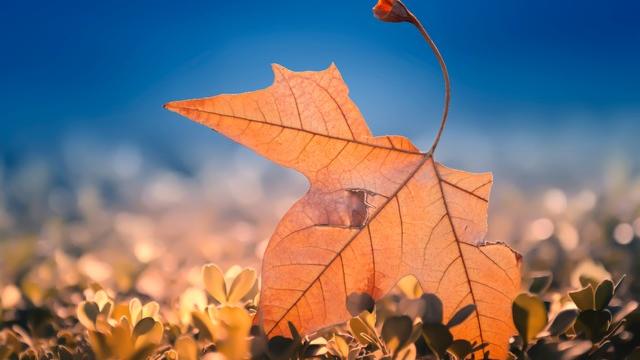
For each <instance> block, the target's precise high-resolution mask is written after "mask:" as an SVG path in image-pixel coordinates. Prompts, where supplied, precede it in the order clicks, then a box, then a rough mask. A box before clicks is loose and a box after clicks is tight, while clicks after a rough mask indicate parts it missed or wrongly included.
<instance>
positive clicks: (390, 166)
mask: <svg viewBox="0 0 640 360" xmlns="http://www.w3.org/2000/svg"><path fill="white" fill-rule="evenodd" d="M273 71H274V73H275V80H274V83H273V84H272V85H271V86H269V87H268V88H266V89H263V90H258V91H254V92H248V93H243V94H238V95H219V96H215V97H210V98H204V99H196V100H185V101H177V102H171V103H169V104H167V105H166V107H167V108H168V109H170V110H172V111H175V112H177V113H179V114H181V115H184V116H186V117H188V118H190V119H192V120H194V121H196V122H198V123H201V124H203V125H206V126H208V127H210V128H212V129H214V130H216V131H217V132H219V133H221V134H223V135H225V136H227V137H229V138H231V139H232V140H235V141H236V142H238V143H241V144H243V145H244V146H246V147H248V148H250V149H252V150H254V151H256V152H257V153H259V154H261V155H262V156H264V157H266V158H268V159H270V160H272V161H274V162H276V163H278V164H280V165H283V166H286V167H289V168H293V169H295V170H297V171H299V172H301V173H302V174H304V175H305V176H306V177H307V179H308V180H309V183H310V188H309V191H308V192H307V194H306V195H305V196H304V197H302V198H301V199H300V200H298V201H297V202H296V203H295V204H294V205H293V206H292V207H291V208H290V209H289V211H288V212H287V213H286V215H285V216H284V217H283V218H282V220H281V221H280V223H279V224H278V226H277V228H276V230H275V233H274V234H273V236H272V238H271V240H270V242H269V245H268V247H267V249H266V253H265V256H264V262H263V267H262V275H261V276H262V290H261V294H260V313H259V316H258V317H257V319H259V321H261V323H262V325H263V327H264V329H265V331H266V332H267V334H268V335H269V336H276V335H285V336H289V335H290V334H289V327H288V325H287V324H288V322H291V323H292V324H294V325H295V326H296V327H297V328H298V329H299V330H300V331H301V332H303V333H310V332H313V331H315V330H318V329H320V328H323V327H325V326H327V325H331V324H334V323H339V322H344V321H345V320H347V319H349V318H350V317H351V316H350V314H349V311H348V309H347V298H348V297H349V295H351V294H361V293H367V294H369V295H371V296H372V297H373V298H374V299H378V298H380V297H381V296H383V295H384V294H386V293H387V292H388V291H389V290H390V289H391V288H392V287H393V286H394V285H395V284H396V283H397V282H398V280H399V279H401V278H402V277H403V276H405V275H409V274H411V275H414V276H415V277H416V278H417V279H418V280H419V282H420V284H421V286H422V287H423V289H424V290H425V291H428V292H431V293H435V294H437V295H438V296H439V297H440V298H441V299H442V301H443V314H444V320H445V321H448V320H449V319H450V318H451V317H452V316H453V314H455V313H456V312H457V311H458V310H459V309H461V308H462V307H464V306H466V305H469V304H474V305H475V306H476V310H475V311H474V313H473V314H472V315H471V316H470V317H469V319H467V320H466V321H465V322H464V323H462V324H461V325H459V326H457V327H455V328H454V329H452V332H453V333H454V336H456V338H464V339H468V340H470V341H472V342H473V341H475V342H478V343H488V344H489V345H488V346H487V347H486V348H485V349H484V351H487V350H488V351H490V356H491V357H492V358H504V357H506V355H507V347H508V344H507V342H508V339H509V336H511V335H512V334H513V333H514V328H513V325H512V321H511V301H512V300H513V298H514V297H515V295H516V294H517V292H518V290H519V287H520V257H519V255H517V254H516V253H515V252H513V251H512V250H511V249H510V248H509V247H507V246H506V245H504V244H481V241H482V240H483V238H484V236H485V234H486V230H487V208H488V201H489V193H490V189H491V185H492V183H493V181H492V176H491V174H489V173H483V174H473V173H468V172H464V171H459V170H454V169H450V168H447V167H445V166H443V165H441V164H439V163H438V162H436V161H435V160H434V159H433V157H432V156H431V154H426V153H422V152H421V151H420V150H419V149H418V148H416V147H415V146H414V145H413V144H412V143H411V142H410V141H409V140H408V139H407V138H405V137H402V136H378V137H376V136H373V135H372V134H371V132H370V131H369V128H368V127H367V124H366V122H365V120H364V118H363V117H362V115H361V114H360V111H359V110H358V108H357V107H356V105H355V104H354V103H353V102H352V101H351V99H350V98H349V97H348V89H347V86H346V85H345V83H344V82H343V80H342V77H341V75H340V73H339V72H338V70H337V68H336V67H335V66H334V65H331V66H330V67H329V68H328V69H326V70H324V71H319V72H293V71H290V70H287V69H285V68H284V67H282V66H279V65H274V66H273ZM265 211H268V209H265Z"/></svg>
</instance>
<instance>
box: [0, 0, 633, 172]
mask: <svg viewBox="0 0 640 360" xmlns="http://www.w3.org/2000/svg"><path fill="white" fill-rule="evenodd" d="M374 3H375V1H373V0H372V1H362V0H358V1H355V0H353V1H340V2H337V1H336V2H330V1H316V0H305V1H289V0H279V1H273V2H267V1H241V0H235V1H218V0H216V1H188V2H177V1H164V0H156V1H135V0H128V1H121V0H114V1H107V2H87V1H75V0H67V1H64V0H63V1H58V2H44V1H35V2H33V1H32V2H25V1H15V2H10V3H6V4H3V9H2V11H1V12H0V42H1V43H2V45H3V50H2V56H0V69H2V70H0V71H1V79H2V81H0V105H2V109H3V116H2V117H3V119H2V121H1V122H0V144H2V145H0V154H5V155H6V154H16V153H23V152H26V153H36V154H37V153H46V152H50V151H51V149H52V148H53V149H55V148H56V147H58V146H59V144H60V142H61V141H63V140H64V139H65V138H67V137H69V136H71V135H70V134H72V135H73V134H87V136H94V137H95V138H97V139H99V140H100V141H103V142H105V143H110V142H113V143H120V142H125V143H133V144H136V146H140V147H142V148H146V149H151V150H150V151H153V152H155V153H157V154H161V155H162V156H167V157H170V156H173V155H172V154H175V153H177V152H180V151H182V150H184V148H187V147H189V146H191V145H192V144H199V143H204V144H207V146H211V148H215V149H230V148H231V145H230V144H229V143H228V142H227V141H226V140H222V138H221V137H219V136H213V135H212V134H211V133H210V132H209V131H206V130H204V129H202V128H200V127H199V126H198V125H196V124H192V123H190V122H188V121H186V120H184V119H181V118H179V117H177V116H176V115H175V114H172V113H169V112H167V111H165V110H163V109H162V104H163V103H165V102H167V101H169V100H175V99H181V98H191V97H202V96H209V95H215V94H217V93H221V92H242V91H248V90H254V89H257V88H261V87H264V86H267V85H268V84H269V83H270V82H271V79H272V74H271V70H270V66H269V64H271V63H280V64H282V65H284V66H286V67H289V68H291V69H293V70H317V69H322V68H324V67H326V66H327V65H328V64H330V63H331V62H332V61H333V62H335V63H336V64H337V65H338V67H339V69H340V70H341V72H342V74H343V77H344V78H345V80H346V81H347V83H348V84H349V86H350V89H351V95H352V97H353V98H354V100H355V101H356V102H357V103H358V105H359V106H360V108H361V110H362V112H363V113H364V115H365V117H366V118H367V119H368V121H369V124H370V127H371V128H372V129H373V131H374V132H375V133H377V134H383V133H399V134H406V135H409V136H410V137H412V138H414V139H415V138H417V142H418V143H420V144H425V145H426V144H428V143H429V142H430V137H431V136H432V134H433V132H434V131H435V129H436V127H437V119H438V117H439V112H440V109H441V102H442V83H441V77H440V73H439V68H438V66H437V63H436V62H435V60H434V58H433V56H432V55H431V53H430V52H429V49H428V47H427V46H426V45H425V44H424V43H423V42H422V40H421V38H420V37H419V34H418V33H417V32H416V31H415V30H414V29H413V28H411V26H410V25H407V24H401V25H397V24H387V23H381V22H379V21H377V20H375V19H374V18H373V16H372V15H371V7H372V6H373V5H374ZM406 3H407V5H408V6H409V7H410V8H411V9H413V11H414V12H415V13H416V14H417V15H418V16H419V17H420V18H421V19H423V21H424V22H425V24H426V26H427V28H428V29H429V31H430V32H431V34H432V36H433V37H434V39H435V40H436V42H437V43H438V45H439V47H440V48H441V50H442V52H443V54H444V56H445V58H446V60H447V63H448V66H449V68H450V72H451V77H452V82H453V100H452V112H451V118H450V119H451V120H450V121H451V127H450V128H449V129H448V133H445V138H444V140H443V143H442V144H443V145H442V151H443V154H444V155H445V156H447V155H450V156H451V157H452V158H454V159H455V158H456V156H457V155H456V154H462V153H463V152H466V153H468V152H469V150H471V149H470V148H471V147H477V146H478V145H482V144H496V143H504V144H505V145H504V146H508V145H509V144H511V145H513V146H514V147H515V149H511V150H509V149H507V148H505V149H502V150H500V149H499V150H496V147H495V146H493V147H491V149H492V150H491V149H490V150H487V151H492V152H496V151H498V152H501V151H505V152H515V153H516V154H518V156H521V155H522V156H525V155H527V154H533V153H535V152H537V153H539V152H542V155H539V156H547V157H548V156H551V152H552V151H554V152H557V151H563V149H564V151H568V153H566V154H564V156H566V157H567V158H573V157H575V155H576V154H578V156H582V157H583V159H582V160H583V161H584V162H587V161H588V157H589V156H590V153H589V152H590V151H591V152H594V153H595V152H597V149H598V148H600V147H603V146H605V145H612V146H614V147H616V146H619V147H620V152H627V153H628V152H629V151H633V150H634V149H635V150H637V149H638V146H635V139H634V136H633V134H634V132H635V133H636V134H637V133H638V132H640V118H639V116H640V85H639V84H640V66H639V65H638V64H640V23H639V22H638V14H640V3H639V2H637V1H632V0H620V1H610V2H602V1H594V0H588V1H580V2H577V1H557V0H556V1H551V0H537V1H513V0H493V1H459V2H445V1H426V0H407V1H406ZM551 134H554V135H551ZM447 136H448V137H447ZM474 141H475V143H474ZM565 142H566V143H567V144H568V145H563V146H560V145H558V144H557V143H565ZM523 144H524V145H523ZM554 144H555V145H554ZM547 145H549V146H547ZM534 146H535V147H534ZM554 146H555V147H554ZM558 146H560V147H559V148H558ZM634 146H635V148H634ZM220 151H224V150H220ZM545 152H547V153H545ZM482 165H483V166H484V165H485V164H484V163H483V164H482Z"/></svg>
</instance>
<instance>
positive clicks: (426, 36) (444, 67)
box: [408, 11, 451, 155]
mask: <svg viewBox="0 0 640 360" xmlns="http://www.w3.org/2000/svg"><path fill="white" fill-rule="evenodd" d="M408 15H409V19H410V22H411V23H412V24H413V25H414V26H415V27H416V28H417V29H418V30H419V31H420V34H421V35H422V37H423V38H424V39H425V41H426V42H427V43H428V44H429V47H431V51H433V55H435V57H436V59H438V64H440V69H441V70H442V77H443V79H444V109H443V111H442V119H441V120H440V128H439V129H438V133H437V134H436V137H435V139H434V140H433V144H432V145H431V148H430V149H429V152H428V154H430V155H433V152H434V151H435V150H436V147H437V146H438V143H439V142H440V137H442V132H443V131H444V126H445V125H446V124H447V116H448V115H449V102H450V100H451V81H450V80H449V72H448V71H447V65H446V64H445V63H444V58H443V57H442V54H441V53H440V50H438V47H437V46H436V43H435V42H433V40H431V37H430V36H429V33H427V30H426V29H425V28H424V26H422V23H421V22H420V20H418V18H417V17H416V16H415V15H413V13H412V12H411V11H408Z"/></svg>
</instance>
